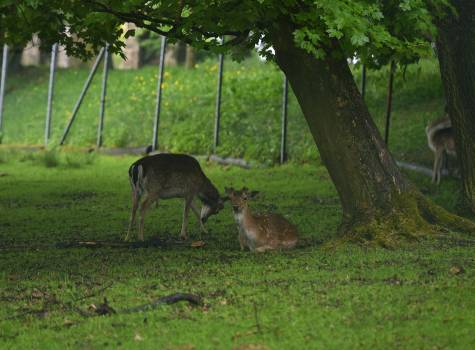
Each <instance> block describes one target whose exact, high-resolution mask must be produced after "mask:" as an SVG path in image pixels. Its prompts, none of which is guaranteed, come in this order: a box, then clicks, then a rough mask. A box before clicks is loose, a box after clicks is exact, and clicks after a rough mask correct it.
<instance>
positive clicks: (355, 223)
mask: <svg viewBox="0 0 475 350" xmlns="http://www.w3.org/2000/svg"><path fill="white" fill-rule="evenodd" d="M393 198H394V200H393V202H394V205H393V208H392V209H391V210H390V212H382V211H377V212H373V213H371V215H368V216H366V217H364V218H352V220H349V221H347V222H344V223H343V224H342V225H341V226H340V229H339V233H340V234H339V237H338V238H337V239H335V240H333V241H331V242H329V244H327V245H326V246H329V247H337V246H340V245H342V244H344V243H350V242H351V243H357V244H361V245H369V246H382V247H385V248H395V247H397V246H400V245H402V244H404V243H411V242H417V241H420V240H422V239H426V238H429V237H434V238H437V237H440V236H446V235H447V234H449V233H450V232H452V231H453V232H457V233H465V234H469V235H470V236H471V237H475V223H474V222H472V221H470V220H468V219H465V218H462V217H460V216H458V215H455V214H452V213H449V212H448V211H447V210H445V209H444V208H442V207H440V206H438V205H436V204H434V203H433V202H432V201H430V200H429V199H427V198H426V197H424V195H422V194H421V193H420V192H418V191H416V190H413V191H410V192H406V193H404V194H399V193H398V194H395V195H394V196H393Z"/></svg>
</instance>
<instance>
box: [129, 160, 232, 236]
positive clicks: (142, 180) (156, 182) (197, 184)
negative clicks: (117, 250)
mask: <svg viewBox="0 0 475 350" xmlns="http://www.w3.org/2000/svg"><path fill="white" fill-rule="evenodd" d="M129 180H130V185H131V187H132V211H131V214H130V224H129V230H128V232H127V236H126V238H125V239H126V240H128V239H130V231H131V230H132V226H133V225H134V223H135V214H136V212H137V209H139V208H140V216H141V217H140V224H139V234H138V237H139V239H140V240H142V241H143V231H144V218H145V213H146V211H147V209H149V208H150V206H151V205H152V204H153V203H154V202H157V206H158V201H159V199H168V198H183V199H184V210H183V222H182V226H181V233H180V238H182V239H186V237H187V235H186V226H187V224H188V213H189V210H190V208H191V209H192V211H193V212H194V213H195V215H196V216H197V217H198V220H199V221H200V226H201V229H202V230H203V231H205V232H206V229H205V228H204V226H203V223H204V222H206V220H207V219H208V217H210V216H211V215H213V214H217V213H218V212H219V211H220V210H221V209H222V208H223V200H222V199H221V198H220V196H219V192H218V190H217V189H216V187H214V185H213V184H212V183H211V181H210V180H209V179H208V178H207V177H206V175H205V174H204V173H203V171H202V170H201V167H200V164H199V163H198V161H197V160H196V159H195V158H193V157H190V156H188V155H185V154H165V153H162V154H155V155H151V156H146V157H144V158H142V159H139V160H138V161H136V162H135V163H133V164H132V165H131V166H130V168H129ZM196 197H198V198H199V199H200V200H201V202H203V207H202V209H201V214H200V213H199V210H198V208H197V207H196V206H195V204H194V203H193V200H194V199H195V198H196Z"/></svg>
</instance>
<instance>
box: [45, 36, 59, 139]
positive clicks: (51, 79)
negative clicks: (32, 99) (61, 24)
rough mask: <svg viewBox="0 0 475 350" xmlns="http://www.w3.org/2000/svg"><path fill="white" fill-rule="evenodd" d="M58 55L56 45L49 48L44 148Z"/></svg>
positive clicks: (49, 129)
mask: <svg viewBox="0 0 475 350" xmlns="http://www.w3.org/2000/svg"><path fill="white" fill-rule="evenodd" d="M57 54H58V44H53V46H52V47H51V62H50V66H49V83H48V103H47V105H46V122H45V147H46V146H48V141H49V138H50V135H51V114H52V112H53V109H52V107H53V92H54V74H55V71H56V57H57Z"/></svg>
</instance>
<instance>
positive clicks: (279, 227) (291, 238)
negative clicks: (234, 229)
mask: <svg viewBox="0 0 475 350" xmlns="http://www.w3.org/2000/svg"><path fill="white" fill-rule="evenodd" d="M225 192H226V194H227V196H228V199H229V200H230V202H231V205H232V208H233V213H234V218H235V220H236V222H237V224H238V229H239V244H240V245H241V250H243V249H244V248H245V247H249V249H250V250H251V251H255V252H264V251H266V250H275V249H279V248H283V249H287V248H293V247H295V245H296V244H297V240H298V238H297V229H296V228H295V226H294V225H292V224H291V223H290V222H289V221H287V219H285V218H284V217H283V216H282V215H279V214H271V213H266V214H260V215H255V214H252V212H251V209H250V208H249V206H248V199H250V198H253V197H255V196H256V194H257V193H258V192H256V191H252V192H249V190H248V189H247V188H245V187H244V188H243V189H241V190H240V191H236V190H234V189H233V188H226V189H225Z"/></svg>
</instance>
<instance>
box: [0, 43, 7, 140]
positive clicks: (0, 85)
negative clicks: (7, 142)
mask: <svg viewBox="0 0 475 350" xmlns="http://www.w3.org/2000/svg"><path fill="white" fill-rule="evenodd" d="M7 66H8V46H7V44H4V45H3V58H2V76H1V78H0V132H1V131H2V128H3V98H4V96H5V82H6V80H7ZM1 141H2V140H1V138H0V143H1Z"/></svg>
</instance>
